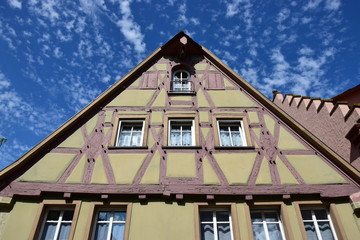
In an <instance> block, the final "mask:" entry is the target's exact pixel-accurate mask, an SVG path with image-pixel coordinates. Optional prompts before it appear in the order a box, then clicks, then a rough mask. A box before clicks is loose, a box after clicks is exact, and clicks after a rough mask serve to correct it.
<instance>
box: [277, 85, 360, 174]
mask: <svg viewBox="0 0 360 240" xmlns="http://www.w3.org/2000/svg"><path fill="white" fill-rule="evenodd" d="M273 94H274V95H273V102H274V103H275V104H276V105H277V106H278V107H280V108H281V109H282V110H284V111H285V112H286V113H287V114H289V115H290V116H291V117H293V118H294V119H295V120H296V121H297V122H299V123H300V124H301V125H303V126H304V127H305V128H307V129H308V130H309V131H310V132H311V133H313V134H314V135H315V136H316V137H318V138H319V139H320V140H321V141H323V142H324V143H325V144H326V145H328V146H329V147H330V148H332V149H333V150H334V151H335V152H337V153H338V154H339V155H340V156H341V157H343V158H344V159H345V160H347V161H349V162H351V163H352V164H353V165H359V166H356V167H357V168H358V169H359V167H360V157H359V156H354V155H353V154H352V153H351V147H352V146H351V142H350V141H349V140H348V139H346V137H345V136H346V135H347V134H348V133H349V131H351V129H352V127H353V126H354V125H355V124H356V123H359V121H360V104H354V105H352V106H351V107H349V105H348V103H347V102H346V101H338V102H333V99H322V98H312V97H309V96H300V95H293V94H285V96H284V95H283V94H282V93H281V92H278V91H276V90H274V91H273Z"/></svg>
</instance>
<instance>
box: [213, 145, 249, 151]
mask: <svg viewBox="0 0 360 240" xmlns="http://www.w3.org/2000/svg"><path fill="white" fill-rule="evenodd" d="M214 148H215V149H216V150H247V149H249V150H254V149H255V147H254V146H215V147H214Z"/></svg>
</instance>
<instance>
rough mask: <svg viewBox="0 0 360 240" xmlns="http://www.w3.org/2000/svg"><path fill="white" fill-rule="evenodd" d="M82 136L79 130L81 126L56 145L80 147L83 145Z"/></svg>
mask: <svg viewBox="0 0 360 240" xmlns="http://www.w3.org/2000/svg"><path fill="white" fill-rule="evenodd" d="M84 144H85V142H84V138H83V135H82V132H81V128H79V129H78V130H76V131H75V132H74V133H73V134H71V135H70V136H69V137H68V138H67V139H65V140H64V141H63V142H62V143H60V145H59V146H58V147H60V148H82V147H83V146H84Z"/></svg>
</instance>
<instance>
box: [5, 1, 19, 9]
mask: <svg viewBox="0 0 360 240" xmlns="http://www.w3.org/2000/svg"><path fill="white" fill-rule="evenodd" d="M7 2H8V3H9V5H10V6H11V7H12V8H18V9H21V7H22V3H21V1H19V0H8V1H7Z"/></svg>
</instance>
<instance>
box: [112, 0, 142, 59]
mask: <svg viewBox="0 0 360 240" xmlns="http://www.w3.org/2000/svg"><path fill="white" fill-rule="evenodd" d="M130 3H131V0H127V1H126V0H125V1H122V2H121V3H120V11H121V13H122V18H121V20H119V21H117V25H118V26H119V27H120V30H121V32H122V34H123V35H124V36H125V38H126V40H127V41H129V42H131V43H132V44H133V45H134V49H135V51H136V52H137V53H138V54H142V53H144V52H145V48H146V45H145V43H144V35H143V34H142V33H141V27H140V25H139V24H137V23H136V22H135V21H134V17H133V15H132V13H131V9H130Z"/></svg>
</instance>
